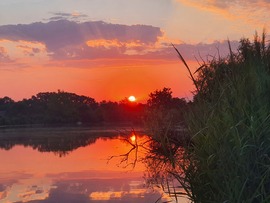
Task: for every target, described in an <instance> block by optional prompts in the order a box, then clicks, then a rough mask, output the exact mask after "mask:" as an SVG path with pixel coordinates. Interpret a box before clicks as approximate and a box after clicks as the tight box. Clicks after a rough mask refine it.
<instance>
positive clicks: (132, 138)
mask: <svg viewBox="0 0 270 203" xmlns="http://www.w3.org/2000/svg"><path fill="white" fill-rule="evenodd" d="M130 140H131V141H132V142H135V140H136V135H134V134H132V136H131V137H130Z"/></svg>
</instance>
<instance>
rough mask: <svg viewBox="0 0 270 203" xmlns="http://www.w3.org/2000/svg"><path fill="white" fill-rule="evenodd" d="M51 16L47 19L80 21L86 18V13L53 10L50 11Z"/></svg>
mask: <svg viewBox="0 0 270 203" xmlns="http://www.w3.org/2000/svg"><path fill="white" fill-rule="evenodd" d="M51 14H52V15H53V16H52V17H51V18H49V19H45V20H49V21H56V20H73V21H77V20H78V21H79V20H80V21H82V20H85V19H87V18H88V15H85V14H81V13H64V12H53V13H51Z"/></svg>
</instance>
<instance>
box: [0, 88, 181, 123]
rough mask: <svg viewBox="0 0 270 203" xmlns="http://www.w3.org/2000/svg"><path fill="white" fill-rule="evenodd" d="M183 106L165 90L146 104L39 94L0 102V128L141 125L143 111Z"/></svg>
mask: <svg viewBox="0 0 270 203" xmlns="http://www.w3.org/2000/svg"><path fill="white" fill-rule="evenodd" d="M177 104H179V105H185V104H186V101H185V100H184V99H179V98H174V97H172V92H171V90H170V89H169V88H164V89H163V90H156V91H155V92H153V93H151V94H150V95H149V99H148V101H147V103H146V104H142V103H137V102H129V101H128V100H127V99H124V100H122V101H120V102H113V101H101V102H97V101H96V100H95V99H94V98H91V97H87V96H80V95H77V94H75V93H69V92H64V91H58V92H41V93H38V94H37V95H35V96H32V97H31V98H29V99H23V100H21V101H17V102H16V101H14V100H13V99H11V98H9V97H3V98H0V126H9V125H28V124H30V125H31V124H45V125H54V124H101V123H132V124H142V123H143V122H144V120H145V119H146V117H147V113H146V112H147V111H149V109H151V108H156V107H157V106H166V108H171V109H174V108H178V107H176V106H177Z"/></svg>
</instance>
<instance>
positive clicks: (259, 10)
mask: <svg viewBox="0 0 270 203" xmlns="http://www.w3.org/2000/svg"><path fill="white" fill-rule="evenodd" d="M177 1H178V2H181V3H183V4H185V5H188V6H191V7H195V8H198V9H200V10H205V11H207V12H209V11H210V12H213V13H216V14H219V15H222V16H223V17H225V18H227V19H230V20H233V21H235V20H240V21H241V22H242V23H243V22H245V23H246V24H249V25H252V26H261V27H263V26H266V25H267V24H269V23H270V13H269V9H270V1H269V0H177Z"/></svg>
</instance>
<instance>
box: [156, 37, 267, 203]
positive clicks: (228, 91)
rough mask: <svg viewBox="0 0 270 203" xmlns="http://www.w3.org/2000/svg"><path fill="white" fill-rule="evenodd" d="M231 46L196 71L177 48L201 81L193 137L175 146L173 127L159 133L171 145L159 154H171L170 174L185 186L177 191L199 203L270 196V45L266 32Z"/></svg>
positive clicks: (251, 201)
mask: <svg viewBox="0 0 270 203" xmlns="http://www.w3.org/2000/svg"><path fill="white" fill-rule="evenodd" d="M228 49H229V50H230V55H229V56H228V57H227V58H223V59H221V58H218V59H213V60H212V61H210V62H207V63H204V64H202V66H201V67H200V68H199V69H198V70H197V71H196V77H195V76H193V74H192V73H191V72H190V69H189V67H188V65H187V64H186V62H185V61H184V59H183V57H182V56H181V54H180V52H178V50H177V49H176V51H177V53H178V54H179V56H180V59H181V60H182V61H183V62H184V64H185V66H186V68H187V69H188V70H189V72H190V74H191V75H192V77H191V78H192V80H193V82H194V85H195V87H196V93H195V95H194V101H193V102H192V104H190V105H189V108H188V110H187V111H186V113H185V123H186V127H187V129H188V131H187V133H188V135H189V139H188V142H187V143H186V144H185V145H184V147H178V148H177V150H170V149H175V146H181V144H179V143H177V142H178V141H177V139H176V140H175V139H172V138H171V137H170V135H169V134H168V133H164V134H163V137H162V136H161V135H159V136H160V137H162V139H160V140H159V142H158V143H159V145H160V146H163V147H162V148H164V149H165V150H163V154H162V155H160V154H159V157H163V159H164V160H166V164H165V165H166V166H165V165H164V164H163V165H162V166H164V167H163V169H165V173H166V175H167V176H168V177H173V179H174V180H177V184H178V185H180V186H181V187H182V188H183V189H184V190H182V192H179V190H178V191H177V190H175V188H174V190H172V189H171V190H169V193H170V194H171V195H174V196H175V197H176V196H179V195H186V196H187V197H188V198H189V199H190V200H191V201H192V202H195V203H219V202H222V203H225V202H227V203H240V202H241V203H242V202H245V203H264V202H265V203H266V202H270V45H269V44H268V43H267V42H266V34H265V33H263V34H262V36H261V37H259V36H258V35H257V34H256V35H255V37H254V41H253V42H251V41H249V40H248V39H242V40H241V41H240V46H239V49H238V52H237V53H232V51H231V48H230V43H228ZM164 140H165V141H164ZM179 140H180V139H179ZM168 146H169V147H168ZM168 149H169V150H168ZM172 152H173V153H174V155H173V156H172ZM156 157H157V156H156ZM166 157H167V159H165V158H166ZM172 157H173V158H172ZM156 159H157V158H156ZM158 160H161V159H158ZM152 165H153V164H152ZM160 171H161V169H160V170H159V171H158V174H160ZM158 174H157V175H156V176H155V178H157V177H158ZM164 176H165V175H164ZM164 176H162V177H164ZM167 185H168V184H167ZM176 189H177V188H176ZM183 191H184V192H183Z"/></svg>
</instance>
